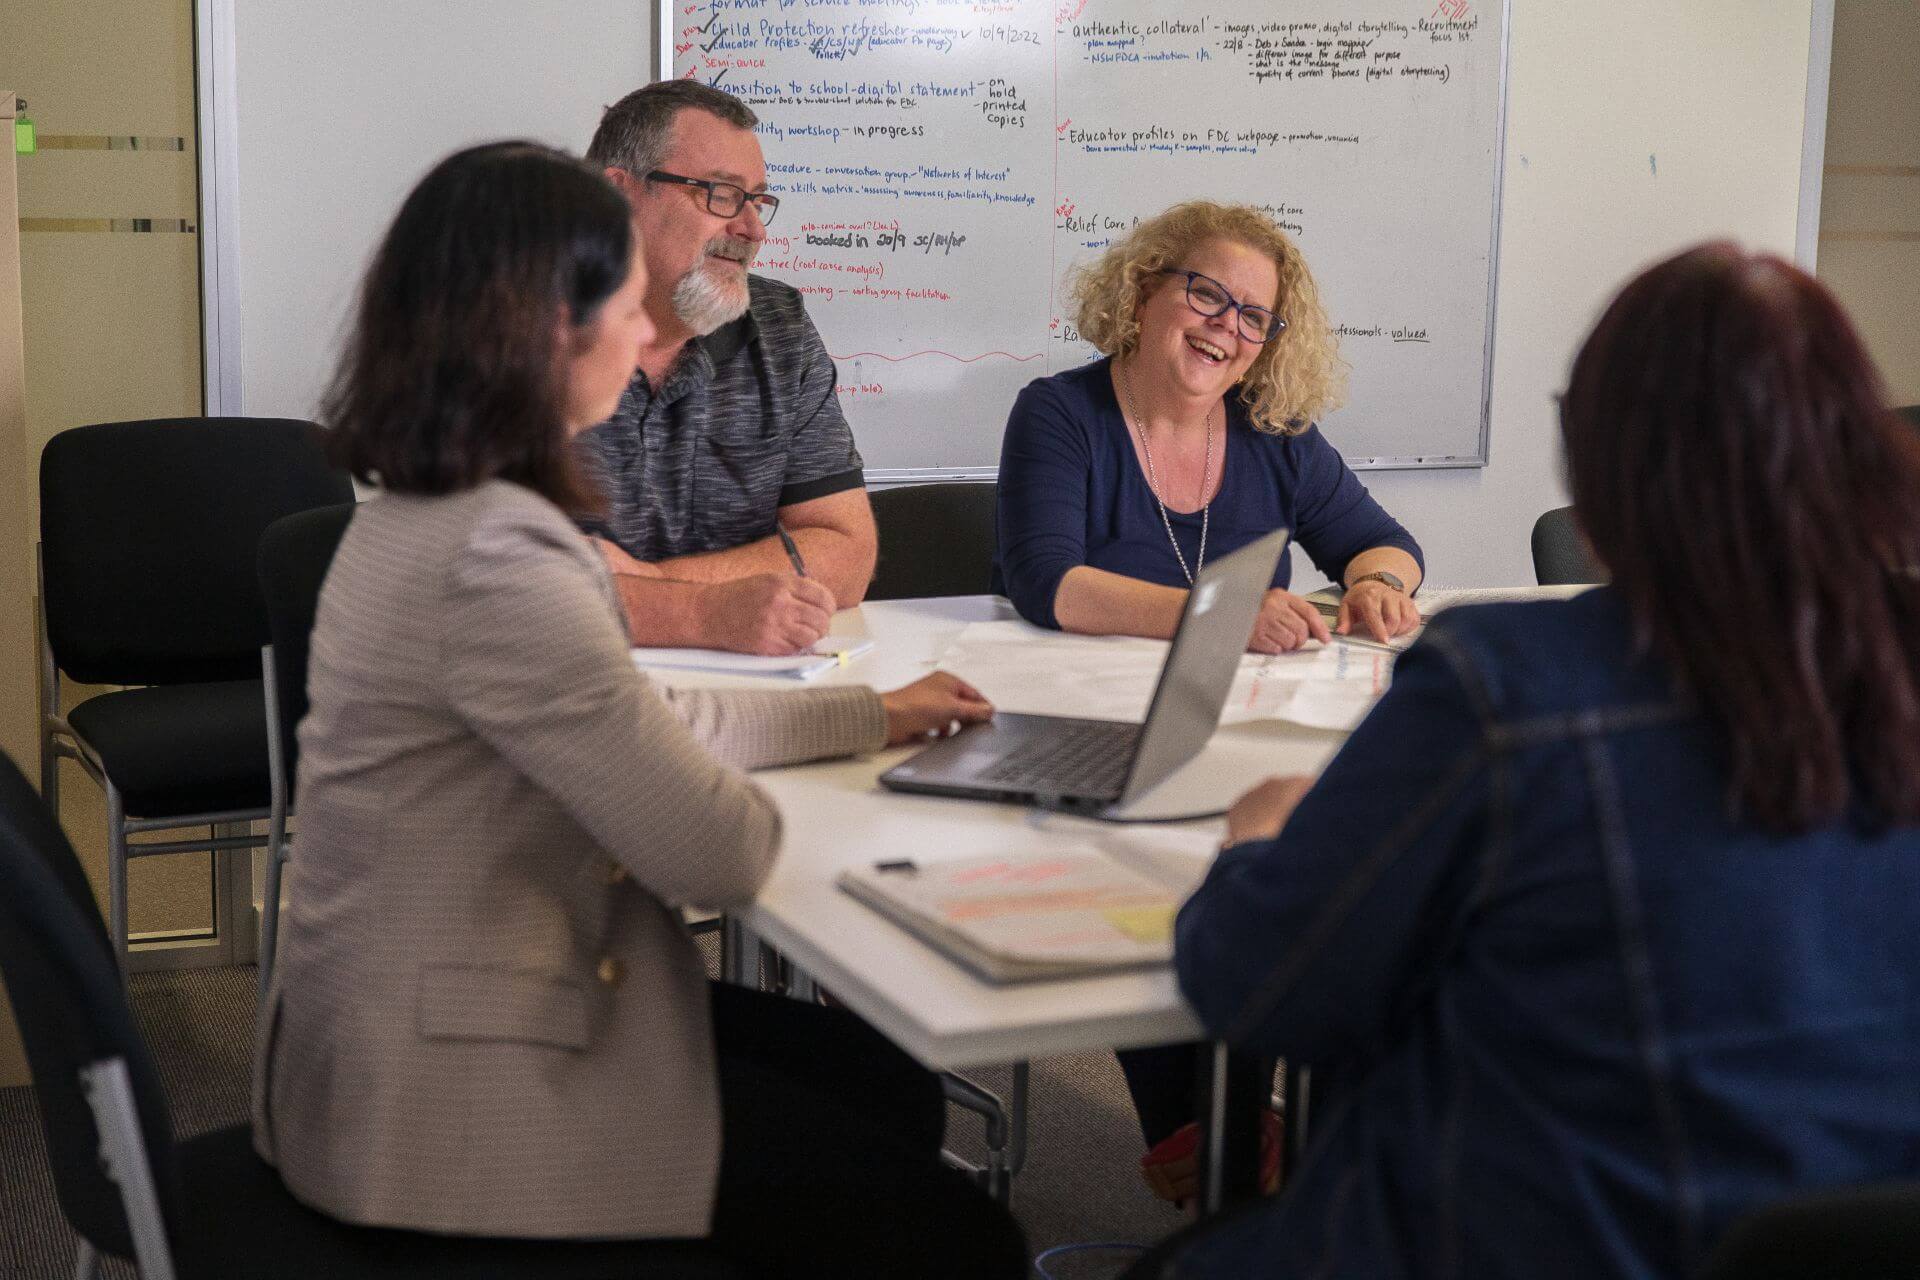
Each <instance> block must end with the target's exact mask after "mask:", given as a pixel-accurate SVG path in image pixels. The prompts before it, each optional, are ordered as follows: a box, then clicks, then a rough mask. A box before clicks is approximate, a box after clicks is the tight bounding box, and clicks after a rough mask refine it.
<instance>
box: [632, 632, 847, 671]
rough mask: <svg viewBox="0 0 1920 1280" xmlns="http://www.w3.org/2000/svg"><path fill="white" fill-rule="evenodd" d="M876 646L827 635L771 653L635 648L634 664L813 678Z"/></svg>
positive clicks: (650, 666)
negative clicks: (803, 647) (800, 649)
mask: <svg viewBox="0 0 1920 1280" xmlns="http://www.w3.org/2000/svg"><path fill="white" fill-rule="evenodd" d="M872 650H873V641H871V640H849V639H846V638H845V637H842V636H823V637H822V638H820V639H819V640H816V641H814V643H813V647H812V648H811V649H809V650H807V651H806V652H805V653H794V654H786V655H783V656H779V657H768V656H766V655H764V654H758V653H729V652H727V651H726V650H725V649H635V650H634V651H633V665H634V666H636V667H640V668H642V669H647V668H658V669H660V670H663V671H712V672H719V673H721V674H723V675H735V676H784V677H787V678H789V679H793V680H811V679H813V678H814V677H815V676H821V675H825V674H826V673H827V672H829V671H832V670H834V669H835V668H837V667H844V666H846V665H847V664H848V663H849V662H852V661H853V660H854V659H855V658H858V657H860V656H861V655H862V654H865V653H870V652H872Z"/></svg>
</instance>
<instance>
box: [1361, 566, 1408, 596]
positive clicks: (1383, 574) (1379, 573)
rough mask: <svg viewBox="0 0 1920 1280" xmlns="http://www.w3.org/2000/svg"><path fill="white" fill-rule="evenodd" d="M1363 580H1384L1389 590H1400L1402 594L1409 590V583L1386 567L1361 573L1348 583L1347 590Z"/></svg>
mask: <svg viewBox="0 0 1920 1280" xmlns="http://www.w3.org/2000/svg"><path fill="white" fill-rule="evenodd" d="M1363 582H1384V583H1385V584H1386V585H1387V590H1389V591H1398V592H1399V593H1400V594H1402V595H1405V594H1406V591H1407V584H1406V583H1404V582H1402V581H1400V579H1398V578H1396V577H1394V576H1393V575H1392V574H1390V573H1388V572H1387V571H1386V570H1385V569H1376V570H1374V571H1373V572H1372V573H1363V574H1361V575H1360V576H1359V577H1357V578H1355V579H1354V580H1353V581H1352V582H1349V583H1348V584H1347V590H1349V591H1351V590H1353V589H1354V588H1355V587H1357V586H1359V585H1360V584H1361V583H1363Z"/></svg>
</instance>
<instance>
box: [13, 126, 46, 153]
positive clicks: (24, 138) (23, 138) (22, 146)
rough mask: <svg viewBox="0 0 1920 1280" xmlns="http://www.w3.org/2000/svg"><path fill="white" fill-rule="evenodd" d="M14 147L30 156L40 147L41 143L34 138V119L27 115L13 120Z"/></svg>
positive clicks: (18, 151) (16, 150) (15, 149)
mask: <svg viewBox="0 0 1920 1280" xmlns="http://www.w3.org/2000/svg"><path fill="white" fill-rule="evenodd" d="M13 149H14V151H15V152H16V153H17V154H19V155H23V156H30V155H32V154H33V153H34V152H35V151H38V150H39V149H40V144H39V143H38V142H36V141H35V140H34V133H33V121H31V120H29V119H27V117H25V116H20V117H18V118H17V119H15V120H14V122H13Z"/></svg>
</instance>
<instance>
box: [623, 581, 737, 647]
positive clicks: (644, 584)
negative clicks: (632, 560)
mask: <svg viewBox="0 0 1920 1280" xmlns="http://www.w3.org/2000/svg"><path fill="white" fill-rule="evenodd" d="M613 585H614V589H615V590H616V591H618V592H619V593H620V606H621V608H622V609H623V610H625V612H626V615H627V632H628V634H629V636H631V638H632V642H633V643H634V644H637V645H645V646H647V647H649V648H655V649H682V648H685V649H704V648H709V647H714V645H715V639H714V637H713V636H711V635H709V634H708V626H707V621H706V614H705V611H704V610H703V609H702V608H701V597H702V595H703V594H704V593H705V592H706V587H705V586H704V585H703V584H701V583H697V582H677V581H674V580H673V579H670V578H643V577H637V576H633V575H629V574H617V575H615V577H614V579H613ZM723 647H724V646H723Z"/></svg>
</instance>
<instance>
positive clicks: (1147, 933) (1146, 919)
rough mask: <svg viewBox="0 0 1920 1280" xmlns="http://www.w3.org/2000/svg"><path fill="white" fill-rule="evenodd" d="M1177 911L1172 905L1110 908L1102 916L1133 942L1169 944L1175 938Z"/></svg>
mask: <svg viewBox="0 0 1920 1280" xmlns="http://www.w3.org/2000/svg"><path fill="white" fill-rule="evenodd" d="M1176 910H1178V908H1177V907H1175V906H1173V904H1171V903H1169V904H1167V905H1165V906H1159V907H1109V908H1107V909H1106V910H1105V911H1102V912H1101V913H1100V916H1101V918H1102V919H1104V920H1105V921H1106V922H1107V923H1108V924H1110V925H1112V926H1113V927H1114V928H1116V929H1118V930H1119V931H1120V932H1122V933H1124V934H1126V935H1127V937H1128V939H1129V940H1131V941H1133V942H1167V941H1170V940H1171V939H1172V937H1173V915H1174V912H1175V911H1176Z"/></svg>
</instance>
